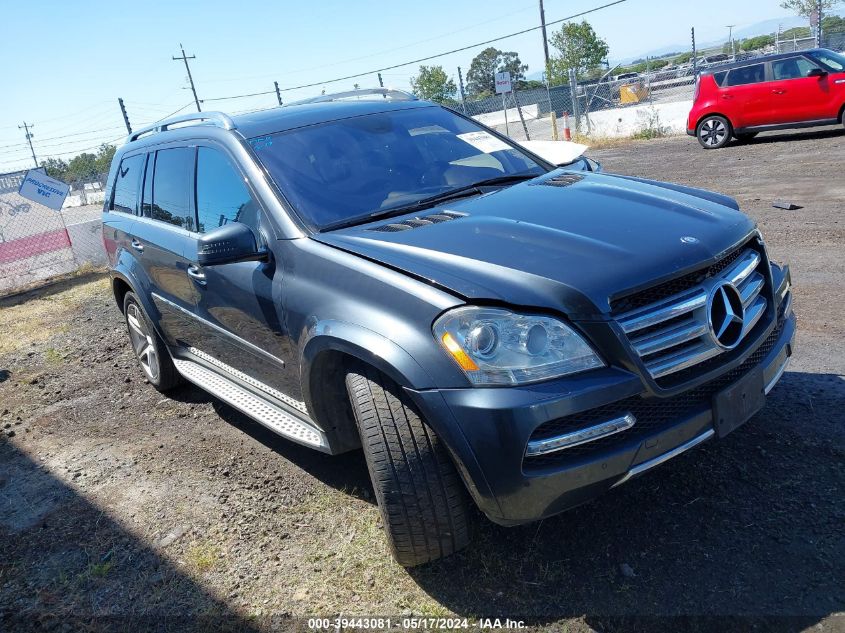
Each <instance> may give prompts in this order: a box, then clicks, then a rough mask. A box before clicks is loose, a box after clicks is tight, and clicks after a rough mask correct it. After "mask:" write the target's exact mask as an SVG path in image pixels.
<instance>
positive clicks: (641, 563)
mask: <svg viewBox="0 0 845 633" xmlns="http://www.w3.org/2000/svg"><path fill="white" fill-rule="evenodd" d="M843 142H845V132H843V131H842V130H832V129H831V130H822V131H820V132H809V133H807V132H805V133H801V134H771V135H768V136H763V137H761V138H759V139H758V140H757V141H756V142H754V143H751V144H748V145H735V146H730V147H728V148H726V149H724V150H719V151H711V152H705V151H704V150H701V149H700V148H699V146H698V145H697V143H696V142H695V141H694V140H693V139H689V138H670V139H665V140H658V141H650V142H638V143H627V144H624V145H621V146H619V147H617V148H612V149H604V150H600V151H595V152H593V153H592V154H593V156H594V157H595V158H597V159H599V160H600V161H602V162H603V163H604V166H605V168H606V169H607V170H608V171H611V172H619V173H625V174H632V175H637V176H645V177H651V178H660V179H664V180H670V181H675V182H680V183H687V184H692V185H695V186H699V187H704V188H710V189H715V190H718V191H722V192H725V193H728V194H730V195H733V196H735V197H737V198H738V199H739V201H740V203H741V205H742V207H743V208H744V209H745V210H746V211H747V212H748V213H750V214H751V215H752V216H753V217H754V218H755V219H756V220H757V221H758V222H759V224H760V226H761V227H762V230H763V233H764V235H765V236H766V238H767V240H768V245H769V250H770V254H771V256H772V257H773V258H774V259H776V260H786V261H789V262H790V263H791V264H792V267H793V268H792V269H793V279H794V282H795V284H796V289H795V295H796V308H795V310H796V312H797V314H798V318H799V338H798V345H797V355H796V357H795V358H794V360H793V363H792V364H791V365H790V368H789V371H788V372H787V373H786V374H785V376H784V378H783V380H782V382H781V383H780V385H779V386H778V387H777V388H776V389H775V390H774V391H773V392H772V394H771V396H770V398H769V402H768V404H767V406H766V408H765V410H764V411H763V412H761V413H760V414H759V415H757V416H756V417H755V418H754V419H753V420H752V421H751V422H749V423H748V424H747V425H745V426H744V427H742V428H741V429H739V430H738V431H736V432H735V433H733V434H732V435H731V436H730V437H728V438H726V439H725V440H723V441H717V442H709V443H707V444H705V445H704V446H702V447H700V448H699V449H696V450H694V451H692V452H690V453H689V454H686V455H684V456H681V457H679V458H677V459H676V460H673V461H672V462H670V463H668V464H666V465H665V466H663V467H661V468H659V469H657V470H655V471H653V472H652V473H650V474H649V475H647V476H645V477H641V478H639V479H637V480H634V481H632V482H630V483H629V484H626V485H625V486H622V487H620V488H618V489H616V490H614V491H612V492H611V493H609V494H607V495H606V496H604V497H602V498H601V499H599V500H597V501H595V502H593V503H591V504H588V505H586V506H583V507H581V508H578V509H576V510H574V511H572V512H569V513H567V514H565V515H562V516H559V517H556V518H553V519H549V520H546V521H544V522H542V523H539V524H535V525H529V526H524V527H519V528H512V529H505V528H500V527H496V526H494V525H492V524H490V523H489V522H487V521H484V520H481V519H479V521H477V524H478V525H477V528H476V531H475V535H474V540H473V545H472V546H471V547H470V548H469V549H468V550H467V551H466V552H463V553H461V554H460V555H457V556H455V557H452V558H451V559H448V560H445V561H442V562H440V563H436V564H432V565H429V566H427V567H424V568H421V569H414V570H411V571H406V570H404V569H402V568H401V567H399V566H397V565H396V564H395V563H393V561H392V560H391V559H390V557H389V556H388V554H387V552H386V548H385V545H384V538H383V534H382V530H381V526H380V522H379V515H378V511H377V509H376V507H375V506H374V504H373V495H372V490H371V488H370V486H369V482H368V479H367V473H366V467H365V464H364V460H363V457H362V455H361V454H360V453H354V454H349V455H344V456H340V457H328V456H325V455H321V454H318V453H314V452H311V451H309V450H307V449H304V448H301V447H299V446H296V445H294V444H291V443H288V442H286V441H285V440H282V439H279V438H277V437H275V436H273V435H272V434H271V433H269V432H266V431H265V430H263V428H262V427H260V426H258V425H257V424H254V423H252V422H251V421H249V420H248V419H247V418H245V417H243V416H242V415H240V414H239V413H237V412H235V411H234V410H232V409H231V408H229V407H227V406H226V405H224V404H222V403H220V402H218V401H216V400H215V399H214V398H213V397H211V396H209V395H207V394H205V393H203V392H201V391H199V390H197V389H193V388H190V387H185V388H182V389H180V390H178V391H176V392H175V393H173V394H172V395H171V397H164V396H162V395H160V394H158V393H157V392H156V391H155V390H154V389H153V388H152V387H150V386H149V385H148V384H145V382H144V380H143V378H142V375H141V373H140V371H139V370H138V369H137V367H136V363H135V360H134V357H133V355H132V353H131V350H130V348H129V345H128V339H127V336H126V333H125V329H124V326H123V322H122V319H121V316H120V314H119V312H118V310H117V308H116V307H115V306H114V304H113V301H112V299H111V296H110V293H109V290H108V283H107V281H106V280H105V279H103V278H97V277H94V278H91V277H88V278H81V279H76V280H71V281H68V282H64V283H63V284H61V285H57V286H54V287H52V288H50V289H47V290H42V291H38V292H35V293H31V294H30V295H28V296H26V297H18V298H17V299H11V300H8V299H7V300H5V301H4V302H2V303H0V333H2V334H0V437H2V439H0V629H3V628H4V625H6V626H8V627H9V628H8V630H27V629H30V628H46V629H53V628H55V630H80V629H85V630H100V629H113V630H127V631H129V630H133V631H134V630H140V629H144V628H150V629H156V630H183V629H193V630H211V629H220V628H228V629H231V630H263V629H269V628H273V626H274V625H275V626H277V627H279V629H278V630H282V629H283V628H284V627H286V626H287V625H289V624H291V623H290V622H288V621H286V620H285V619H284V618H285V617H287V616H289V615H294V616H302V615H320V616H331V615H335V614H340V613H342V614H345V615H349V614H360V615H364V614H369V615H373V614H382V615H388V614H389V615H393V616H398V615H401V614H409V613H414V614H418V615H422V614H425V615H450V614H456V615H460V616H466V617H468V618H475V617H479V616H491V617H495V616H500V617H510V618H512V619H518V618H523V619H526V620H527V621H528V622H530V623H531V624H534V625H537V626H540V627H542V628H549V629H552V630H561V631H563V630H566V631H587V630H590V629H595V630H600V631H605V630H621V629H624V630H679V629H681V628H693V629H699V630H712V629H713V628H716V627H717V626H718V627H719V628H722V629H725V628H736V629H737V630H746V631H747V630H759V631H766V630H772V629H780V630H803V629H813V630H825V631H833V630H843V628H845V619H843V618H842V617H841V616H839V617H837V616H836V615H835V614H837V613H840V614H841V613H842V612H843V611H845V568H844V567H843V561H844V560H845V530H843V526H845V506H843V498H844V497H843V492H845V485H844V484H845V449H843V444H844V443H845V442H844V441H845V431H844V430H843V428H845V427H844V426H843V422H845V414H843V411H845V381H843V374H845V355H843V352H845V345H844V344H843V342H845V320H843V318H842V308H843V307H845V302H843V297H845V262H843V257H842V256H843V254H845V249H844V248H843V246H844V245H845V225H843V222H842V216H841V213H842V211H843V203H842V201H843V200H845V178H843V175H842V164H843V161H842V158H843ZM775 199H784V200H788V201H791V202H794V203H796V204H798V205H801V206H802V208H801V209H799V210H795V211H785V210H782V209H775V208H772V206H771V203H772V201H773V200H775ZM837 297H838V298H837ZM666 616H672V617H675V618H684V617H686V616H694V617H695V618H697V619H693V620H689V619H675V620H666V619H665V617H666ZM702 616H707V617H709V618H711V619H701V617H702ZM725 616H742V617H743V618H744V619H742V620H739V621H737V620H731V621H727V620H724V619H719V618H724V617H725ZM713 618H716V619H713ZM817 625H818V628H817ZM300 626H301V627H302V628H303V629H304V628H305V627H304V624H302V623H300Z"/></svg>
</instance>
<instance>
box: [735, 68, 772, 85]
mask: <svg viewBox="0 0 845 633" xmlns="http://www.w3.org/2000/svg"><path fill="white" fill-rule="evenodd" d="M765 68H766V67H765V65H764V64H754V65H753V66H743V67H742V68H734V69H733V70H732V71H730V72H729V73H728V85H729V86H744V85H746V84H757V83H760V82H762V81H763V80H765V78H766V70H765Z"/></svg>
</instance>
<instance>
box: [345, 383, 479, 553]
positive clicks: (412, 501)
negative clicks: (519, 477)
mask: <svg viewBox="0 0 845 633" xmlns="http://www.w3.org/2000/svg"><path fill="white" fill-rule="evenodd" d="M346 388H347V390H348V391H349V401H350V402H351V404H352V410H353V412H354V414H355V422H356V423H357V425H358V431H359V432H360V434H361V444H362V446H363V448H364V455H365V456H366V459H367V468H368V470H369V471H370V478H371V479H372V482H373V489H374V490H375V493H376V500H377V501H378V506H379V510H380V511H381V515H382V519H383V521H384V526H385V531H386V532H387V538H388V542H389V544H390V549H391V550H392V553H393V556H394V558H395V559H396V561H397V562H398V563H399V564H400V565H403V566H405V567H413V566H414V565H421V564H423V563H427V562H430V561H433V560H436V559H438V558H443V557H444V556H449V555H450V554H452V553H454V552H456V551H458V550H460V549H462V548H463V547H465V546H466V545H467V543H469V518H468V508H467V494H466V489H465V488H464V485H463V482H462V481H461V478H460V476H459V475H458V472H457V470H456V469H455V465H454V464H453V463H452V460H451V458H450V456H449V454H448V452H447V451H446V447H445V446H443V444H442V443H441V442H440V440H439V439H438V437H437V436H436V435H435V434H434V431H432V430H431V429H430V428H429V427H428V426H427V425H426V424H425V423H424V422H423V420H422V418H421V416H420V414H419V413H418V412H417V411H416V408H415V407H414V405H413V403H412V402H411V399H410V398H409V397H408V395H407V394H406V393H405V391H404V390H403V389H402V388H401V387H400V386H399V385H397V384H396V383H395V382H393V381H392V380H390V379H389V378H387V377H386V376H384V375H383V374H381V373H379V372H378V371H376V370H375V369H373V368H371V367H367V366H361V367H357V368H355V369H354V370H353V371H350V372H349V373H348V374H347V375H346Z"/></svg>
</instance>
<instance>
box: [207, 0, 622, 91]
mask: <svg viewBox="0 0 845 633" xmlns="http://www.w3.org/2000/svg"><path fill="white" fill-rule="evenodd" d="M623 2H627V0H615V2H608V3H607V4H603V5H601V6H598V7H593V8H592V9H587V10H586V11H581V12H580V13H575V14H573V15H570V16H567V17H565V18H560V19H559V20H553V21H551V22H546V26H551V25H553V24H560V23H561V22H566V21H567V20H573V19H575V18H580V17H582V16H585V15H588V14H590V13H595V12H596V11H601V10H602V9H607V8H609V7H612V6H615V5H617V4H622V3H623ZM541 28H543V25H539V26H532V27H530V28H527V29H523V30H521V31H516V32H514V33H508V34H507V35H502V36H500V37H494V38H493V39H490V40H486V41H484V42H478V43H476V44H470V45H469V46H462V47H461V48H455V49H452V50H450V51H446V52H445V53H437V54H436V55H429V56H428V57H421V58H419V59H414V60H412V61H409V62H403V63H401V64H394V65H392V66H385V67H384V68H376V69H375V70H368V71H366V72H362V73H356V74H354V75H346V76H345V77H337V78H335V79H328V80H323V81H315V82H313V83H309V84H302V85H300V86H293V87H291V88H282V89H281V90H280V92H289V91H291V90H301V89H303V88H313V87H315V86H322V85H325V84H330V83H335V82H338V81H346V80H347V79H357V78H358V77H364V76H366V75H374V74H377V73H380V72H384V71H386V70H393V69H395V68H402V67H403V66H410V65H412V64H419V63H421V62H427V61H430V60H432V59H437V58H438V57H445V56H446V55H452V54H453V53H461V52H463V51H467V50H469V49H471V48H478V47H479V46H486V45H487V44H492V43H494V42H499V41H501V40H506V39H509V38H511V37H516V36H517V35H524V34H525V33H530V32H531V31H536V30H538V29H541ZM274 93H275V90H267V91H264V92H253V93H250V94H242V95H232V96H231V97H213V98H211V99H204V100H203V101H204V102H205V101H226V100H229V99H242V98H245V97H259V96H263V95H269V94H274Z"/></svg>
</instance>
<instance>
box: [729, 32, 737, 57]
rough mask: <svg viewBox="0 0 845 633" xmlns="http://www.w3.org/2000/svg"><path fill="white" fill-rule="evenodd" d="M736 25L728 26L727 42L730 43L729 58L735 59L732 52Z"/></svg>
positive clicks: (734, 52) (734, 53) (734, 54)
mask: <svg viewBox="0 0 845 633" xmlns="http://www.w3.org/2000/svg"><path fill="white" fill-rule="evenodd" d="M735 26H736V24H728V25H727V29H728V41H729V42H730V43H731V57H736V51H734V27H735Z"/></svg>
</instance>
